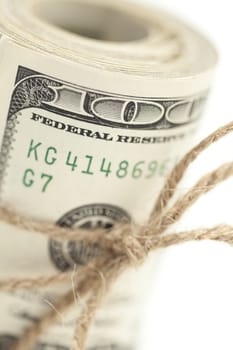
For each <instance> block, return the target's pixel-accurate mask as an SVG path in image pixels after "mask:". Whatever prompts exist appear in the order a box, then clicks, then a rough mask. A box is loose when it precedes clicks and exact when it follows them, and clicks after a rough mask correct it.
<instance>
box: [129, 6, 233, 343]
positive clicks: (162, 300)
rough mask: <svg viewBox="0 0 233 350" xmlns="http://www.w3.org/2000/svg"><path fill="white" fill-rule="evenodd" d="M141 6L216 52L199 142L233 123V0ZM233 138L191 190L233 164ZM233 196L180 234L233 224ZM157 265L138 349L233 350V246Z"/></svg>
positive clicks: (205, 209)
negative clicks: (172, 17)
mask: <svg viewBox="0 0 233 350" xmlns="http://www.w3.org/2000/svg"><path fill="white" fill-rule="evenodd" d="M135 1H136V0H135ZM137 1H138V2H143V3H145V2H146V3H150V4H152V5H155V6H157V7H161V8H163V9H167V10H169V11H170V12H172V13H174V14H176V15H178V16H179V17H181V18H182V19H183V20H185V21H187V22H188V23H189V24H193V26H195V27H197V28H198V29H199V30H200V31H202V32H203V33H205V34H206V35H207V36H208V37H209V38H210V39H211V40H212V42H213V43H214V44H215V46H216V47H217V48H218V51H219V55H220V62H219V66H218V70H217V74H216V79H215V82H214V89H213V91H212V95H211V99H210V102H209V105H208V108H207V111H206V113H205V117H204V122H203V124H202V127H201V130H200V135H199V137H201V136H204V135H207V134H208V133H209V132H210V131H213V130H214V129H215V128H216V127H218V126H220V125H223V124H224V123H226V122H228V121H230V120H231V119H232V120H233V113H232V103H233V96H232V84H233V39H232V36H233V17H232V2H231V1H229V0H222V1H203V0H195V1H187V0H186V1H185V0H173V1H171V0H156V1H155V0H147V1H146V0H137ZM232 140H233V135H231V136H230V137H227V138H226V140H224V141H221V142H219V143H218V144H217V145H216V146H213V147H212V148H211V150H210V151H208V152H206V153H205V154H204V155H203V156H201V159H200V160H199V161H198V162H197V163H196V165H195V166H193V167H192V169H190V171H189V172H188V174H187V177H188V182H187V183H188V186H190V185H191V184H192V183H194V182H195V180H197V179H198V177H199V176H200V175H202V174H204V173H205V172H206V171H207V170H208V169H213V168H215V167H217V166H218V165H220V164H221V163H222V162H225V161H231V160H232V158H233V157H232V153H233V147H232V146H233V142H232ZM183 186H184V185H183ZM232 196H233V180H232V179H231V180H228V181H227V183H226V184H224V185H220V186H219V187H218V188H217V189H216V190H214V191H213V193H211V194H209V195H207V196H206V197H205V198H203V199H201V200H199V201H198V203H197V204H196V205H195V208H193V209H192V210H190V211H189V212H188V213H187V215H185V217H184V218H183V219H182V220H181V222H180V224H179V225H178V226H177V227H176V229H177V230H178V229H180V228H183V229H185V228H189V229H192V228H194V227H203V226H209V227H211V226H214V225H216V224H219V223H228V224H232V225H233V204H232V203H233V200H232ZM157 262H158V264H157V265H156V266H155V276H154V280H153V284H154V286H153V292H151V291H150V294H151V297H150V300H149V302H148V309H147V312H146V323H145V327H144V331H143V337H142V343H141V346H140V350H155V349H156V350H171V349H179V350H194V349H195V350H196V349H198V350H208V349H211V350H217V349H223V350H232V349H233V328H232V326H233V248H232V247H230V246H227V245H225V244H223V243H216V242H195V243H186V244H183V245H180V246H177V247H172V248H169V249H167V250H166V251H163V252H162V253H161V254H160V256H159V257H158V259H157Z"/></svg>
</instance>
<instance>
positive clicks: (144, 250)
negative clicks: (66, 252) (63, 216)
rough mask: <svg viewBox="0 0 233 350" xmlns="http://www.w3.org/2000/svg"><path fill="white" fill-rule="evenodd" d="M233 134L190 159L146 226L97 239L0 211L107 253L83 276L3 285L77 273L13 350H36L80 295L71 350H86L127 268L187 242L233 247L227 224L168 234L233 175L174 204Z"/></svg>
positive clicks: (232, 230)
mask: <svg viewBox="0 0 233 350" xmlns="http://www.w3.org/2000/svg"><path fill="white" fill-rule="evenodd" d="M232 131H233V122H231V123H229V124H227V125H225V126H223V127H221V128H219V129H218V130H216V131H215V132H214V133H212V134H211V135H210V136H208V137H207V138H205V139H204V140H203V141H201V142H200V143H199V144H198V145H197V146H196V147H194V148H193V149H192V150H191V151H190V152H189V153H187V154H186V155H185V157H184V158H183V159H182V160H181V161H180V162H179V164H178V165H177V166H176V167H175V168H174V170H173V171H172V172H171V174H170V175H169V177H168V179H167V180H166V183H165V185H164V187H163V189H162V191H161V193H160V195H159V198H158V200H157V201H156V204H155V206H154V209H153V211H152V214H151V216H150V219H149V220H148V222H147V224H146V225H144V226H137V225H132V224H128V223H123V222H122V223H119V224H117V225H116V226H115V227H114V228H113V229H112V230H111V232H110V234H106V231H104V230H95V231H93V232H92V234H91V235H87V233H86V231H85V230H82V229H67V228H61V227H58V226H56V225H53V224H49V223H46V222H38V221H35V220H32V219H30V218H28V217H24V216H21V215H18V214H17V213H15V212H13V211H11V210H9V209H8V208H0V220H1V221H2V222H4V223H7V224H9V225H13V226H14V227H16V228H18V229H23V230H27V231H30V232H34V233H38V234H43V235H44V236H45V237H49V238H53V239H60V240H75V241H77V242H78V241H83V240H85V242H86V243H93V244H97V245H98V246H99V247H100V248H101V255H99V256H97V257H95V258H93V259H92V260H91V262H90V263H89V264H87V265H85V266H82V267H79V268H78V269H77V271H72V272H65V273H57V274H55V275H53V276H49V277H44V276H41V277H39V278H38V277H37V278H25V279H18V278H13V279H7V280H0V291H16V290H19V289H27V290H29V289H31V290H33V289H36V288H44V287H47V286H50V285H55V284H59V283H63V282H69V281H70V278H71V274H72V278H73V286H72V288H71V289H70V290H69V291H68V292H67V293H66V294H65V295H64V296H62V297H61V298H60V299H59V300H58V301H57V302H56V303H54V306H53V308H52V309H51V310H49V311H48V312H47V313H45V314H44V315H43V316H42V317H41V319H40V320H39V321H37V322H36V323H35V324H33V326H31V327H30V328H28V329H26V331H25V333H24V334H23V336H22V337H21V338H20V339H19V340H18V341H17V342H15V343H14V344H13V346H12V347H11V349H10V350H31V349H32V348H33V346H34V345H35V344H36V342H37V341H38V338H39V337H40V336H41V334H42V333H43V332H45V331H47V330H48V327H49V326H51V325H52V324H53V323H55V322H56V321H58V320H57V317H58V314H62V313H63V312H65V311H67V310H68V309H69V308H70V307H71V306H72V305H74V303H75V301H77V297H76V298H75V296H77V295H78V297H85V308H84V309H83V310H82V311H81V312H79V314H78V316H77V318H78V319H77V321H76V326H75V332H74V337H73V340H72V344H71V350H84V349H85V344H86V339H87V334H88V330H89V327H90V324H91V322H92V320H93V318H94V316H95V313H96V311H97V309H98V307H99V305H100V303H101V302H102V300H103V298H104V296H105V295H106V293H107V292H108V290H109V288H110V287H111V285H112V284H113V282H114V281H115V280H116V279H117V278H118V277H119V276H120V275H121V274H122V273H123V272H124V271H125V270H126V269H128V268H130V267H132V266H133V267H135V266H139V265H141V264H142V263H143V262H144V261H145V259H146V258H147V256H148V254H149V253H150V252H152V251H154V250H156V249H159V248H166V247H169V246H172V245H175V244H179V243H183V242H188V241H192V240H216V241H222V242H226V243H228V244H233V227H231V226H227V225H220V226H216V227H213V228H209V229H208V228H206V229H198V230H193V231H189V232H180V233H176V234H166V235H165V232H166V230H167V229H168V228H170V227H171V226H172V225H173V224H174V223H177V222H178V221H179V219H180V218H181V216H182V215H183V214H184V212H185V211H186V210H187V209H188V208H190V207H191V206H192V205H193V204H194V203H195V202H196V201H197V199H198V198H200V197H201V196H202V195H204V194H206V193H207V192H209V191H211V190H212V189H213V188H214V187H216V186H217V185H218V184H219V183H221V182H223V181H225V180H227V179H228V178H229V177H231V176H232V175H233V162H229V163H225V164H223V165H221V166H220V167H219V168H217V169H215V170H213V171H212V172H210V173H208V174H206V175H204V176H203V177H202V178H201V179H200V180H199V181H198V182H197V183H196V184H195V185H194V186H193V187H192V188H191V189H190V190H188V191H187V193H186V194H184V195H182V196H181V197H180V198H178V199H177V200H176V202H175V204H173V205H169V204H170V200H171V199H172V198H173V197H174V195H175V194H176V191H177V186H178V184H179V183H180V181H181V180H182V178H183V176H184V174H185V172H186V170H187V168H188V167H189V165H190V164H191V163H192V162H194V160H195V159H196V158H197V157H198V155H200V154H201V153H202V152H203V151H204V150H205V149H206V148H207V147H209V146H210V145H211V144H213V143H215V142H216V141H218V140H219V139H220V138H222V137H224V136H226V135H227V134H229V133H231V132H232ZM75 307H76V305H75ZM77 313H78V311H77Z"/></svg>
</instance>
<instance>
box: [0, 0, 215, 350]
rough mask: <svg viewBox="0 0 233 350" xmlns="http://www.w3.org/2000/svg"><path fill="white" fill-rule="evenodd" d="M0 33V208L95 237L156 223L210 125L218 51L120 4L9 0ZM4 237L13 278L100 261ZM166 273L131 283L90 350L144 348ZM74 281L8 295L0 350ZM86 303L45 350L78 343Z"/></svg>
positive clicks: (22, 235)
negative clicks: (207, 110) (170, 178)
mask: <svg viewBox="0 0 233 350" xmlns="http://www.w3.org/2000/svg"><path fill="white" fill-rule="evenodd" d="M0 32H1V38H0V73H1V75H0V77H1V89H0V108H1V119H0V133H1V135H0V137H1V139H2V145H1V154H0V193H1V205H6V206H10V207H13V208H14V209H15V210H16V211H18V213H21V214H24V215H27V216H29V217H31V218H35V219H38V220H46V221H50V222H54V223H57V224H58V225H61V226H64V227H82V228H86V229H87V234H88V229H91V228H93V229H94V228H96V227H103V228H106V233H108V232H109V229H111V228H112V227H113V226H114V224H115V223H116V222H119V221H126V222H133V223H137V224H143V223H145V222H146V220H147V219H148V217H149V215H150V212H151V210H152V208H153V205H154V202H155V200H156V197H157V196H158V194H159V191H160V190H161V188H162V186H163V184H164V181H165V178H166V176H167V175H168V173H169V172H170V171H171V169H172V168H173V167H174V165H175V164H176V163H177V161H178V160H179V159H180V158H181V157H182V155H183V154H184V153H185V152H186V151H187V150H188V149H189V147H190V145H191V142H192V136H193V134H194V133H195V131H196V129H197V127H198V124H199V121H200V118H201V116H202V112H203V108H204V106H205V103H206V99H207V96H208V93H209V89H210V85H211V81H212V77H213V73H214V69H215V65H216V61H217V58H216V52H215V50H214V48H213V47H212V45H211V44H210V43H209V42H208V40H207V39H206V38H205V37H203V36H202V35H201V34H199V33H198V32H196V31H194V30H193V29H191V28H190V27H189V26H187V25H186V24H184V23H183V22H181V21H180V20H178V19H176V18H174V17H172V16H170V15H169V14H167V13H165V12H162V11H161V10H155V9H151V8H144V7H141V6H139V5H136V4H135V3H133V2H132V3H130V2H129V3H126V2H120V1H117V2H110V1H107V0H106V1H102V0H98V1H94V0H85V1H84V0H83V1H79V0H76V1H75V0H50V1H47V0H21V1H16V0H0ZM90 234H91V233H90ZM109 234H110V233H109ZM0 242H1V243H0V266H1V270H0V276H1V278H3V277H8V278H9V277H11V276H12V277H15V276H17V277H27V276H29V277H32V276H33V277H36V276H40V275H45V276H46V275H51V274H53V273H55V272H59V271H68V270H71V271H72V269H74V270H75V269H78V267H79V266H82V265H83V264H85V263H87V262H88V261H89V260H90V259H91V258H92V257H93V256H94V255H95V254H99V253H100V252H99V248H98V247H96V246H93V245H92V246H90V245H87V244H85V242H81V243H75V242H67V243H61V242H60V241H56V240H49V239H47V238H45V237H43V236H42V235H38V234H37V235H36V234H33V233H28V232H23V231H22V232H17V230H16V229H15V228H13V227H11V226H8V225H5V224H2V223H1V237H0ZM154 267H155V263H154V262H153V259H152V261H151V260H150V261H149V262H148V263H146V264H145V266H143V267H142V268H141V269H139V270H138V271H130V272H128V273H127V274H125V275H123V276H122V278H120V279H119V281H118V282H117V283H116V285H115V287H114V289H113V291H112V293H111V294H110V295H109V297H108V299H107V300H106V302H105V304H104V305H103V307H102V308H101V310H100V311H99V313H98V315H97V318H96V320H95V322H94V324H93V326H92V329H91V331H90V336H89V340H88V345H87V349H89V350H97V349H98V350H100V349H102V350H105V349H112V350H113V349H114V350H118V349H119V350H126V349H127V350H128V349H134V348H135V346H136V338H137V330H138V325H139V321H140V316H141V310H142V305H143V300H144V298H145V293H147V290H148V289H149V282H150V279H151V277H150V276H151V275H150V273H151V269H154ZM71 285H72V281H71V282H70V283H69V285H66V286H64V287H61V288H59V287H58V286H56V287H53V288H47V289H43V290H42V291H38V290H34V291H32V292H29V291H24V292H23V291H18V292H14V293H13V292H12V293H1V294H0V307H1V317H0V349H4V350H7V349H9V348H10V346H11V344H12V342H14V340H15V339H17V338H19V337H20V336H21V334H22V333H23V332H24V331H25V329H27V328H28V327H30V326H31V325H32V324H33V323H35V322H36V321H37V320H38V319H39V318H40V317H42V315H43V314H44V313H45V312H46V310H48V309H49V308H50V307H53V303H54V301H55V300H56V299H57V298H59V296H61V295H62V294H63V293H64V290H66V289H67V288H71ZM75 297H77V300H75V303H74V308H73V310H71V312H68V313H67V314H58V317H57V323H56V325H54V326H53V327H52V328H51V329H48V331H47V332H46V334H44V335H43V336H42V337H41V339H40V340H39V343H38V345H37V347H35V349H38V350H39V349H47V350H48V349H50V350H55V349H59V350H66V349H69V345H70V341H71V338H72V334H73V330H74V322H75V317H76V316H77V310H78V308H79V307H85V303H84V301H82V300H80V299H79V298H78V296H75V295H74V299H75ZM80 304H81V306H80Z"/></svg>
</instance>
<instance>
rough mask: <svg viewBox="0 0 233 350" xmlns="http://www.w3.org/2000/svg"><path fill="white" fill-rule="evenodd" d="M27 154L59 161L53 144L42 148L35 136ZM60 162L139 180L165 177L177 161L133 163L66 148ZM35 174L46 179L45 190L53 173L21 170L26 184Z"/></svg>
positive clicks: (85, 172)
mask: <svg viewBox="0 0 233 350" xmlns="http://www.w3.org/2000/svg"><path fill="white" fill-rule="evenodd" d="M63 154H64V153H63ZM27 158H28V159H30V160H33V161H35V162H43V163H45V164H47V165H48V166H50V167H53V166H55V165H56V164H57V163H58V162H59V161H60V162H61V159H59V152H58V150H57V148H56V147H53V146H50V147H46V148H43V144H42V143H41V142H35V140H31V142H30V145H29V149H28V151H27ZM62 162H63V164H64V166H65V167H66V168H67V169H69V171H70V172H72V173H74V172H77V173H79V174H83V175H87V176H94V175H97V174H102V175H103V176H104V177H106V178H110V177H115V178H118V179H120V180H121V179H127V178H131V179H134V180H139V179H151V178H153V177H155V176H159V177H166V176H167V175H168V174H169V172H170V171H171V170H172V168H173V167H174V166H175V165H176V163H177V162H178V157H174V158H168V159H165V160H163V161H160V162H159V161H157V160H151V161H149V162H148V161H145V160H139V161H137V162H134V163H132V162H130V161H129V160H121V161H120V162H114V161H112V160H110V159H107V158H106V157H103V158H101V159H99V158H98V159H97V158H96V157H94V156H92V155H84V156H78V155H77V154H75V153H74V152H72V151H68V152H67V153H66V155H65V157H63V159H62ZM35 177H37V178H38V179H39V178H40V180H41V181H42V180H44V181H45V183H44V185H43V187H42V192H46V191H47V189H48V185H49V184H50V183H51V182H52V180H53V176H52V175H49V174H44V173H42V174H39V175H37V176H36V174H35V172H34V170H33V169H31V168H30V169H26V170H25V172H24V174H23V185H24V186H25V187H32V186H33V185H34V183H35V181H36V180H35Z"/></svg>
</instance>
